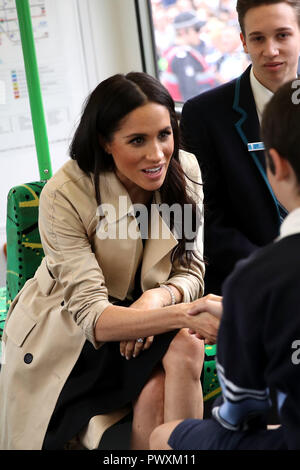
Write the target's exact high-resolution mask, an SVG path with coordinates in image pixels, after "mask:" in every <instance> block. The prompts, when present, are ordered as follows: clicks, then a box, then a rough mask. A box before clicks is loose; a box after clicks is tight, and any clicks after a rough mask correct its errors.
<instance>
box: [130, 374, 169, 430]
mask: <svg viewBox="0 0 300 470" xmlns="http://www.w3.org/2000/svg"><path fill="white" fill-rule="evenodd" d="M164 383H165V374H164V371H163V370H162V369H159V370H157V371H155V372H154V374H152V376H151V377H150V379H149V380H148V382H147V383H146V385H145V386H144V388H143V389H142V391H141V393H140V395H139V396H138V398H137V399H136V401H135V403H134V406H133V408H134V413H137V412H138V411H139V412H140V411H142V412H146V411H147V412H149V413H151V415H153V417H154V415H155V416H156V421H157V424H159V423H161V422H162V417H163V404H164Z"/></svg>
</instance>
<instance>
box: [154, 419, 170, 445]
mask: <svg viewBox="0 0 300 470" xmlns="http://www.w3.org/2000/svg"><path fill="white" fill-rule="evenodd" d="M167 442H168V436H166V435H165V431H164V425H163V424H162V425H161V426H158V427H157V428H155V429H154V431H152V433H151V434H150V439H149V448H150V450H167V449H169V446H168V443H167Z"/></svg>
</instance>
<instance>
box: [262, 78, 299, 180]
mask: <svg viewBox="0 0 300 470" xmlns="http://www.w3.org/2000/svg"><path fill="white" fill-rule="evenodd" d="M261 138H262V141H263V142H264V144H265V148H266V157H267V160H268V163H269V167H270V170H271V171H272V161H271V158H270V156H269V154H268V152H269V150H270V149H271V148H274V149H275V150H277V152H278V153H279V154H280V156H281V157H282V158H285V159H286V160H288V162H289V163H290V165H291V166H292V168H293V170H294V172H295V174H296V177H297V180H298V184H299V186H300V151H299V149H300V80H296V79H295V80H291V81H289V82H287V83H285V84H284V85H283V86H281V87H280V88H279V89H278V90H277V92H276V93H275V94H274V95H273V96H272V98H271V100H270V101H269V103H268V104H267V106H266V108H265V110H264V113H263V118H262V123H261ZM273 171H274V170H273Z"/></svg>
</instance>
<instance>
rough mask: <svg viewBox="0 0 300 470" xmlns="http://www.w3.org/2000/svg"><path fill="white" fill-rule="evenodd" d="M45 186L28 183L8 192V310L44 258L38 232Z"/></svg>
mask: <svg viewBox="0 0 300 470" xmlns="http://www.w3.org/2000/svg"><path fill="white" fill-rule="evenodd" d="M44 185H45V182H40V181H38V182H35V183H26V184H23V185H20V186H15V187H14V188H12V189H11V190H10V191H9V193H8V198H7V222H6V236H7V271H6V310H8V308H9V306H10V304H11V302H12V301H13V299H14V298H15V296H16V295H17V294H18V292H19V291H20V290H21V289H22V287H23V286H24V284H25V282H26V281H27V280H28V279H30V278H31V277H33V276H34V273H35V271H36V270H37V268H38V266H39V265H40V263H41V261H42V259H43V257H44V251H43V248H42V244H41V239H40V234H39V230H38V210H39V197H40V193H41V191H42V189H43V187H44Z"/></svg>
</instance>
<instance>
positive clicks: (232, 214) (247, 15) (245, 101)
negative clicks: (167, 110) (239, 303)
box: [181, 0, 300, 294]
mask: <svg viewBox="0 0 300 470" xmlns="http://www.w3.org/2000/svg"><path fill="white" fill-rule="evenodd" d="M237 11H238V15H239V22H240V26H241V31H242V32H241V40H242V43H243V46H244V50H245V52H246V53H247V54H249V56H250V58H251V60H252V66H250V67H249V68H248V69H247V70H246V71H245V72H244V73H243V74H242V75H241V76H240V77H239V78H237V79H236V80H233V81H232V82H230V83H227V84H225V85H222V86H220V87H218V88H216V89H214V90H210V91H208V92H206V93H203V94H201V95H199V96H197V97H195V98H193V99H191V100H189V101H187V102H186V103H185V105H184V107H183V111H182V118H181V130H182V137H183V146H184V148H186V149H187V150H189V151H191V152H192V153H194V154H195V155H196V156H197V158H198V161H199V164H200V167H201V170H202V175H203V182H204V196H205V208H206V210H205V238H204V247H205V252H204V254H205V258H206V260H207V262H208V265H207V270H206V277H205V285H206V293H209V292H213V293H214V294H220V293H221V286H222V283H223V281H224V280H225V279H226V277H227V276H228V275H229V274H230V273H231V272H232V270H233V268H234V265H235V263H236V262H237V261H238V260H239V259H242V258H246V257H247V256H248V255H249V254H250V253H252V252H253V251H254V250H255V249H256V248H258V247H260V246H264V245H266V244H267V243H268V242H270V241H271V240H273V239H274V238H275V237H276V236H277V234H278V231H279V228H280V224H281V222H282V220H283V219H284V217H285V216H286V208H284V207H282V206H281V204H280V203H279V202H278V200H277V198H276V197H275V195H274V192H273V190H272V188H271V186H270V184H269V182H268V179H267V177H266V169H265V158H264V153H263V152H262V151H261V150H260V146H259V145H251V144H256V143H257V142H259V140H260V138H259V127H260V119H261V114H262V112H263V109H264V106H265V105H266V103H267V102H268V101H269V99H270V98H271V96H272V95H273V93H274V92H275V91H276V90H277V89H278V88H279V87H280V86H281V85H282V84H283V83H285V82H287V81H288V80H292V79H294V78H296V77H297V68H298V58H299V54H300V26H299V25H300V0H279V1H276V0H269V1H267V0H238V2H237Z"/></svg>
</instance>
